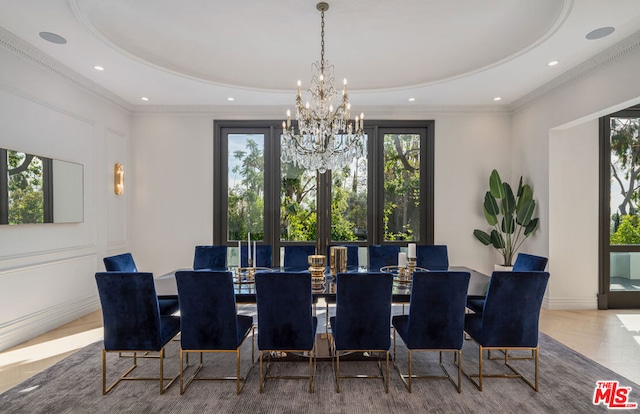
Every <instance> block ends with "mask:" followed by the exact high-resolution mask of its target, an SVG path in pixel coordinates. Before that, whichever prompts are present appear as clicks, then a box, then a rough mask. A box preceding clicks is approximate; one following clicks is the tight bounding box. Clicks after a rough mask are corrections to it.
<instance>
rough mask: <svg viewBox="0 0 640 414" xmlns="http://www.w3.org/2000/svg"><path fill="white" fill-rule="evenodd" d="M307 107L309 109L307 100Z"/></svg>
mask: <svg viewBox="0 0 640 414" xmlns="http://www.w3.org/2000/svg"><path fill="white" fill-rule="evenodd" d="M307 109H309V101H307Z"/></svg>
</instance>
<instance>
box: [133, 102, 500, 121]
mask: <svg viewBox="0 0 640 414" xmlns="http://www.w3.org/2000/svg"><path fill="white" fill-rule="evenodd" d="M287 108H288V107H287V106H283V105H273V106H270V105H135V106H134V107H133V109H132V112H133V113H134V114H140V115H144V114H193V115H199V114H214V115H216V116H218V117H224V118H225V119H247V118H248V117H251V118H253V119H255V118H266V119H279V118H282V119H284V117H285V116H284V114H285V113H286V111H287ZM358 110H362V111H363V112H365V113H366V114H367V119H393V118H398V119H400V118H402V119H411V118H416V119H418V118H419V119H423V118H424V117H425V115H432V114H443V113H444V114H446V113H455V114H459V113H478V112H489V113H504V114H507V113H509V111H508V110H507V108H506V107H505V106H497V105H476V106H471V105H467V106H462V105H397V106H393V105H377V106H376V105H370V106H359V107H358Z"/></svg>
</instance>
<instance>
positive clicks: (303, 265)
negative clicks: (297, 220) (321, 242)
mask: <svg viewBox="0 0 640 414" xmlns="http://www.w3.org/2000/svg"><path fill="white" fill-rule="evenodd" d="M312 254H316V246H315V245H304V244H290V245H287V246H284V270H285V271H290V272H299V271H302V270H308V269H309V256H311V255H312Z"/></svg>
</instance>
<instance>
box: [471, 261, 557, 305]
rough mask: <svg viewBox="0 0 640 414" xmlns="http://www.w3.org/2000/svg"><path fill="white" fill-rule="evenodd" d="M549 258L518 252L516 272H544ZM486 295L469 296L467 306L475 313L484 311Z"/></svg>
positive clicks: (514, 268) (515, 264)
mask: <svg viewBox="0 0 640 414" xmlns="http://www.w3.org/2000/svg"><path fill="white" fill-rule="evenodd" d="M548 261H549V259H547V258H546V257H542V256H534V255H532V254H526V253H518V257H516V261H515V263H514V264H513V269H512V270H513V271H514V272H529V271H537V272H543V271H544V269H545V268H546V267H547V262H548ZM484 300H485V297H484V296H482V295H473V296H469V297H468V298H467V308H469V309H470V310H472V311H474V312H475V313H482V308H483V307H484Z"/></svg>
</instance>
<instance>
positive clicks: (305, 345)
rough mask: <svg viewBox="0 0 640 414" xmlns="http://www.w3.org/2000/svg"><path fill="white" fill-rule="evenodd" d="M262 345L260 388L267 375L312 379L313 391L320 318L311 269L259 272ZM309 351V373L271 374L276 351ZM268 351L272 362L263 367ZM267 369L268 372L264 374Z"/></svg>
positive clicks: (310, 380)
mask: <svg viewBox="0 0 640 414" xmlns="http://www.w3.org/2000/svg"><path fill="white" fill-rule="evenodd" d="M255 281H256V302H257V309H258V349H259V350H260V392H262V391H263V390H264V385H265V382H266V380H267V379H271V378H291V379H293V378H299V379H308V380H309V393H312V392H313V375H314V372H315V347H314V344H315V338H316V329H317V326H318V318H316V317H315V316H313V315H312V312H311V304H312V299H311V274H310V273H308V272H269V273H267V272H265V273H257V274H256V276H255ZM275 351H278V352H308V355H309V376H308V377H307V376H286V377H277V376H269V375H268V374H269V367H270V365H271V354H272V352H275ZM264 354H266V355H267V358H268V364H267V368H266V370H263V359H264ZM263 372H264V374H263Z"/></svg>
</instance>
